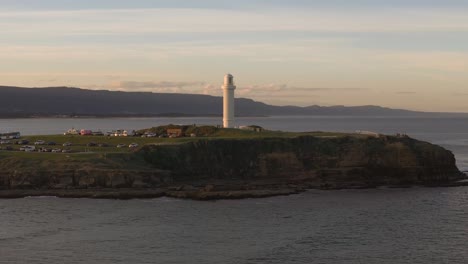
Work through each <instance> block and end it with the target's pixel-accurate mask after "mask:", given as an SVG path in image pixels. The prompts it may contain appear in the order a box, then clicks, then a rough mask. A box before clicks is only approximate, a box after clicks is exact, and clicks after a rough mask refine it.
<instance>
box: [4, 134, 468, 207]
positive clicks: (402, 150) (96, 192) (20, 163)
mask: <svg viewBox="0 0 468 264" xmlns="http://www.w3.org/2000/svg"><path fill="white" fill-rule="evenodd" d="M168 132H170V133H173V134H171V135H168ZM136 133H137V134H136V135H138V137H137V136H134V137H110V136H93V135H89V136H80V135H56V136H50V135H49V136H28V137H25V138H24V139H22V140H24V141H29V142H41V143H43V142H49V143H50V142H53V143H54V144H57V145H63V144H68V145H67V150H68V151H66V153H63V152H61V153H51V152H48V151H41V152H39V151H40V149H43V148H45V149H47V147H48V146H45V147H42V148H40V146H37V148H36V150H35V151H28V152H24V151H23V152H21V151H19V148H20V147H21V145H16V144H14V143H13V142H12V145H11V146H10V147H9V148H8V150H7V148H6V147H5V146H4V145H2V148H3V150H0V189H1V190H0V197H2V198H19V197H26V196H49V195H50V196H59V197H89V198H115V199H129V198H151V197H160V196H168V197H177V198H189V199H199V200H210V199H237V198H247V197H266V196H273V195H286V194H293V193H298V192H302V191H304V190H307V189H311V188H316V189H342V188H374V187H379V186H388V187H407V186H414V185H421V186H451V185H456V184H457V181H459V180H461V179H464V178H465V175H464V174H462V173H461V172H460V171H459V170H458V168H457V167H456V165H455V158H454V155H453V154H452V153H451V152H450V151H448V150H445V149H443V148H442V147H439V146H436V145H433V144H430V143H427V142H421V141H418V140H415V139H412V138H410V137H407V136H405V135H398V136H388V135H378V134H370V133H356V134H343V133H326V132H304V133H290V132H278V131H266V130H263V129H261V128H259V127H255V126H252V127H246V128H245V129H231V128H220V127H213V126H195V125H191V126H175V125H170V126H163V127H155V128H151V129H145V130H141V131H137V132H136ZM169 136H171V137H169ZM30 144H33V143H30ZM132 144H133V145H132ZM129 145H132V147H131V148H129V147H128V146H129ZM117 146H121V147H117ZM122 146H125V147H122Z"/></svg>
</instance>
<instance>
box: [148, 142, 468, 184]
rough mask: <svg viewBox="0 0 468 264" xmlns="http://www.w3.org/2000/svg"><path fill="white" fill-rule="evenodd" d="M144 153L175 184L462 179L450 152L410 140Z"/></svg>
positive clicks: (217, 145)
mask: <svg viewBox="0 0 468 264" xmlns="http://www.w3.org/2000/svg"><path fill="white" fill-rule="evenodd" d="M142 155H143V157H144V159H145V160H146V161H147V162H148V163H150V164H152V165H153V166H154V167H156V168H159V169H164V170H168V171H171V173H172V175H173V177H174V181H176V182H177V181H184V182H191V181H192V182H196V181H200V182H216V181H218V182H234V183H239V184H241V183H243V182H246V183H250V184H277V183H288V184H290V183H308V184H309V185H310V187H322V188H341V187H358V186H362V187H369V186H378V185H413V184H429V185H431V184H444V183H449V182H452V181H454V180H457V179H459V178H460V177H461V176H460V175H461V174H460V172H459V170H458V169H457V167H456V165H455V158H454V155H453V154H452V153H451V152H449V151H447V150H445V149H443V148H441V147H439V146H435V145H432V144H429V143H425V142H420V141H417V140H414V139H410V138H395V137H381V138H362V137H351V136H350V137H338V138H318V137H311V136H302V137H297V138H268V139H232V140H226V139H223V140H200V141H197V142H192V143H187V144H181V145H166V146H147V147H145V148H144V149H143V150H142Z"/></svg>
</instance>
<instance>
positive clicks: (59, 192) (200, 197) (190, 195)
mask: <svg viewBox="0 0 468 264" xmlns="http://www.w3.org/2000/svg"><path fill="white" fill-rule="evenodd" d="M467 179H468V178H467ZM415 187H424V188H453V187H468V180H461V181H458V182H453V183H443V184H442V183H441V184H433V185H407V186H405V185H394V186H347V187H340V188H326V187H324V186H322V187H319V186H316V187H314V186H276V187H272V188H270V189H265V188H261V189H251V190H240V189H232V190H207V188H206V187H204V188H195V187H193V186H178V187H172V188H140V189H138V188H121V189H115V188H96V189H44V190H33V189H30V190H29V189H24V190H19V189H17V190H0V199H22V198H27V197H57V198H88V199H111V200H131V199H155V198H161V197H169V198H176V199H184V200H197V201H213V200H238V199H255V198H267V197H275V196H288V195H295V194H300V193H303V192H307V191H309V190H324V191H337V190H358V189H387V188H392V189H393V188H415Z"/></svg>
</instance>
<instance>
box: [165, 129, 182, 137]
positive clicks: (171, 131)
mask: <svg viewBox="0 0 468 264" xmlns="http://www.w3.org/2000/svg"><path fill="white" fill-rule="evenodd" d="M166 133H167V135H168V136H169V137H181V136H182V128H168V129H167V131H166Z"/></svg>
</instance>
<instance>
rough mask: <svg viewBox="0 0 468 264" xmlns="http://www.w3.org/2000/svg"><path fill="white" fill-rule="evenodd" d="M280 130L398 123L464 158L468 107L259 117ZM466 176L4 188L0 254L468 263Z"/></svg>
mask: <svg viewBox="0 0 468 264" xmlns="http://www.w3.org/2000/svg"><path fill="white" fill-rule="evenodd" d="M168 123H173V124H194V123H195V124H219V123H220V120H219V118H112V119H93V118H86V119H44V118H38V119H4V120H0V131H2V132H3V131H13V130H15V131H16V130H17V131H21V132H22V133H23V134H24V135H32V134H58V133H63V132H64V131H66V130H67V129H69V128H71V127H75V128H77V129H80V128H86V129H93V130H102V131H107V130H113V129H127V130H132V129H141V128H146V127H151V126H157V125H162V124H168ZM237 123H238V124H239V125H250V124H256V125H260V126H263V127H265V128H267V129H272V130H287V131H341V132H353V131H356V130H367V131H375V132H379V133H385V134H396V133H405V134H408V135H409V136H411V137H413V138H417V139H420V140H425V141H429V142H432V143H435V144H439V145H442V146H444V147H445V148H447V149H449V150H451V151H453V152H454V153H455V156H456V158H457V163H458V166H459V168H460V169H462V170H468V118H467V117H427V118H421V117H405V118H402V117H268V118H265V117H255V118H239V119H238V122H237ZM467 200H468V187H454V188H402V189H398V188H396V189H387V188H382V189H370V190H339V191H318V190H312V191H308V192H305V193H302V194H298V195H292V196H283V197H272V198H263V199H246V200H233V201H210V202H200V201H190V200H177V199H169V198H158V199H147V200H141V199H134V200H129V201H119V200H91V199H59V198H53V197H38V198H24V199H15V200H0V223H1V226H0V263H213V264H214V263H227V264H230V263H233V264H234V263H236V264H237V263H239V264H241V263H242V264H244V263H245V264H247V263H282V264H283V263H285V264H287V263H304V264H305V263H392V264H393V263H411V264H413V263H466V261H467V260H468V250H466V245H468V236H467V235H466V233H467V227H468V203H467V202H466V201H467Z"/></svg>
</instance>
